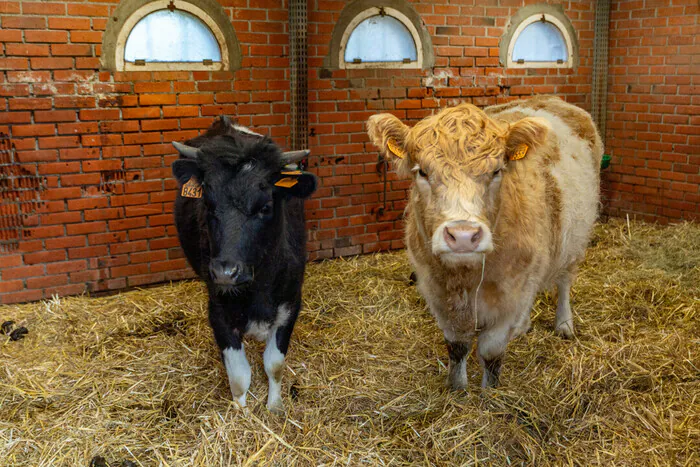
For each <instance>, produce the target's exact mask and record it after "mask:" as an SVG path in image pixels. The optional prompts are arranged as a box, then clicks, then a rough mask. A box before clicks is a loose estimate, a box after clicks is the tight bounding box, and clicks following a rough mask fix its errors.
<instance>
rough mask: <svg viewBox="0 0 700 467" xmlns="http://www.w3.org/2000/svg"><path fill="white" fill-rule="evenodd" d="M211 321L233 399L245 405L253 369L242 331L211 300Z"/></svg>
mask: <svg viewBox="0 0 700 467" xmlns="http://www.w3.org/2000/svg"><path fill="white" fill-rule="evenodd" d="M209 322H210V323H211V327H212V330H213V331H214V338H215V339H216V343H217V344H218V346H219V349H220V350H221V359H222V360H223V362H224V367H225V368H226V374H227V375H228V382H229V387H230V389H231V395H233V400H235V401H236V402H238V405H239V406H241V407H245V406H246V394H247V393H248V388H249V387H250V376H251V371H250V364H249V363H248V359H247V358H246V355H245V348H244V347H243V341H242V333H241V332H240V331H239V330H237V329H234V328H233V327H232V326H231V324H230V323H228V322H227V320H226V319H225V318H224V315H223V313H221V309H220V307H219V305H218V304H216V303H213V302H212V301H210V302H209Z"/></svg>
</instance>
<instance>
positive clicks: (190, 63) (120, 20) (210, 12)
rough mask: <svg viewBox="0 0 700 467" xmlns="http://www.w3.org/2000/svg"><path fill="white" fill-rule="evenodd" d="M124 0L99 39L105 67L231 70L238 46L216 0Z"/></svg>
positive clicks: (236, 61) (237, 64)
mask: <svg viewBox="0 0 700 467" xmlns="http://www.w3.org/2000/svg"><path fill="white" fill-rule="evenodd" d="M191 1H192V3H190V2H189V1H183V0H179V1H177V2H175V1H170V0H133V1H131V2H122V3H121V4H120V5H119V7H118V8H117V10H116V11H115V13H114V16H113V18H114V21H110V22H109V23H108V27H107V30H106V31H105V37H104V40H103V52H102V64H103V68H105V69H109V70H118V71H141V70H232V69H236V68H239V67H240V62H241V53H240V46H239V45H238V41H237V39H236V34H235V32H234V31H233V27H232V26H231V22H230V21H229V19H228V16H227V15H226V13H225V12H224V10H223V8H222V7H221V5H220V4H219V3H218V2H217V1H216V0H196V1H195V0H191Z"/></svg>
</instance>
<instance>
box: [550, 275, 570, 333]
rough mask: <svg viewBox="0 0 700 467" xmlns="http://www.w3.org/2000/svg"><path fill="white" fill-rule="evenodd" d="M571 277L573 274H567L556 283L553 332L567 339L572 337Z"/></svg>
mask: <svg viewBox="0 0 700 467" xmlns="http://www.w3.org/2000/svg"><path fill="white" fill-rule="evenodd" d="M573 276H574V275H573V273H570V272H567V273H564V274H562V276H561V277H560V278H559V280H558V281H557V295H558V297H557V316H556V323H555V325H554V332H556V333H557V334H558V335H560V336H562V337H566V338H568V339H571V338H572V337H574V317H573V315H572V314H571V301H570V293H571V283H572V282H573Z"/></svg>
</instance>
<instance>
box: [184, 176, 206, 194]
mask: <svg viewBox="0 0 700 467" xmlns="http://www.w3.org/2000/svg"><path fill="white" fill-rule="evenodd" d="M202 191H203V190H202V185H200V184H199V182H197V179H196V178H194V177H192V178H190V179H189V180H187V183H185V184H184V185H182V191H181V192H180V194H181V195H182V196H183V197H185V198H201V197H202Z"/></svg>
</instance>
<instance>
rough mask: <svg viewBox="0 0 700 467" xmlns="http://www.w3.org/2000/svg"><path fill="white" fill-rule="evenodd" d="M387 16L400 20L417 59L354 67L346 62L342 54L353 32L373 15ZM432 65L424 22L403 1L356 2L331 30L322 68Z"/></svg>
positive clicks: (349, 5)
mask: <svg viewBox="0 0 700 467" xmlns="http://www.w3.org/2000/svg"><path fill="white" fill-rule="evenodd" d="M383 14H385V15H387V16H391V17H393V18H395V19H397V20H398V21H400V22H401V23H402V24H403V25H404V26H405V27H406V29H407V30H408V32H409V33H410V35H411V37H412V38H413V40H414V42H415V46H416V49H417V51H416V52H417V56H418V57H417V58H418V59H417V60H416V61H415V62H414V63H407V64H404V63H401V62H378V63H367V64H360V66H357V65H356V64H353V63H350V62H347V63H346V62H345V60H344V51H345V46H346V44H347V41H348V39H349V38H350V36H351V34H352V32H353V30H354V29H355V28H356V27H357V26H358V25H359V24H360V23H362V22H363V21H364V20H366V19H368V18H370V17H372V16H375V15H383ZM434 63H435V55H434V53H433V43H432V40H431V38H430V34H429V33H428V30H427V28H426V27H425V24H424V23H423V20H422V19H421V17H420V15H419V14H418V13H417V12H416V10H414V9H413V7H412V6H411V5H410V4H409V3H408V2H407V1H405V0H355V1H353V2H351V3H349V4H348V5H347V6H346V7H345V8H344V9H343V11H342V12H341V13H340V18H338V22H337V23H336V25H335V28H334V29H333V35H332V36H331V43H330V47H329V52H328V55H327V56H326V58H325V60H324V68H328V69H342V68H348V69H350V68H423V69H425V68H431V67H432V66H433V65H434Z"/></svg>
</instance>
